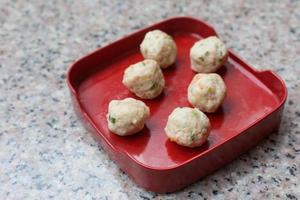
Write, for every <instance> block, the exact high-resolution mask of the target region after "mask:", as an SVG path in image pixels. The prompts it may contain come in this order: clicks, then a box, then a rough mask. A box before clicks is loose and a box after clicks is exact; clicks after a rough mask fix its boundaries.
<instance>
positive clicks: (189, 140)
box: [165, 107, 210, 147]
mask: <svg viewBox="0 0 300 200" xmlns="http://www.w3.org/2000/svg"><path fill="white" fill-rule="evenodd" d="M165 132H166V134H167V136H168V138H169V139H170V140H171V141H173V142H176V143H177V144H179V145H182V146H186V147H198V146H201V145H202V144H203V143H204V142H205V141H206V139H207V137H208V135H209V132H210V122H209V119H208V118H207V116H206V115H205V114H204V113H203V112H201V111H200V110H199V109H197V108H188V107H184V108H176V109H174V110H173V112H172V113H171V114H170V115H169V118H168V122H167V125H166V127H165Z"/></svg>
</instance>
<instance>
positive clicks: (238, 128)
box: [67, 17, 287, 192]
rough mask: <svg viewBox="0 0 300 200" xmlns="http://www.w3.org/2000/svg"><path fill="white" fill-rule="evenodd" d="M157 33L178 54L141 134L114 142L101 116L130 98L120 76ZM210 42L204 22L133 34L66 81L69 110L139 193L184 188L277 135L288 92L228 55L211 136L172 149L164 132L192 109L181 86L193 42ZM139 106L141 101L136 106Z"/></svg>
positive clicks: (268, 74) (75, 68)
mask: <svg viewBox="0 0 300 200" xmlns="http://www.w3.org/2000/svg"><path fill="white" fill-rule="evenodd" d="M153 29H160V30H163V31H165V32H167V33H168V34H170V35H172V36H173V37H174V39H175V41H176V44H177V48H178V56H177V60H176V63H175V64H174V65H173V66H171V67H169V68H168V69H164V70H163V73H164V76H165V79H166V88H165V90H164V93H163V94H162V95H160V96H159V97H158V98H156V99H154V100H143V101H144V102H145V103H146V104H147V105H148V106H149V107H150V110H151V117H150V119H149V120H148V121H147V123H146V127H145V128H144V130H143V131H142V132H141V133H139V134H137V135H134V136H129V137H120V136H116V135H114V134H112V133H110V132H109V130H108V128H107V121H106V117H105V115H106V113H107V107H108V103H109V102H110V101H111V100H112V99H123V98H125V97H134V98H137V97H136V96H134V95H133V94H131V93H130V92H129V91H128V90H127V89H126V88H125V86H124V85H122V82H121V80H122V76H123V72H124V69H125V68H126V67H128V66H129V65H130V64H133V63H136V62H138V61H141V60H142V59H143V57H142V55H141V54H140V51H139V44H140V43H141V41H142V39H143V37H144V35H145V33H146V32H148V31H150V30H153ZM211 35H216V32H215V31H214V29H213V28H212V27H211V26H209V25H208V24H206V23H205V22H203V21H201V20H197V19H193V18H190V17H176V18H171V19H167V20H165V21H162V22H159V23H157V24H154V25H152V26H150V27H147V28H145V29H142V30H139V31H137V32H135V33H133V34H131V35H128V36H126V37H124V38H122V39H120V40H117V41H116V42H114V43H112V44H110V45H108V46H106V47H103V48H100V49H98V50H96V51H95V52H93V53H91V54H89V55H87V56H85V57H83V58H81V59H80V60H78V61H77V62H75V63H74V64H73V65H72V66H71V68H70V70H69V72H68V76H67V82H68V85H69V87H70V90H71V94H72V97H73V100H74V101H73V102H74V105H75V110H76V111H77V113H78V114H79V116H80V117H81V119H82V120H83V121H84V122H85V124H86V125H87V127H88V128H89V130H91V131H92V132H93V133H94V136H95V137H96V138H97V139H98V140H99V141H100V143H101V144H102V146H103V148H104V149H105V150H106V151H107V152H108V154H109V156H110V157H111V159H113V160H114V161H115V162H116V163H117V164H118V165H119V167H120V168H121V169H122V170H123V171H125V172H126V173H127V174H128V176H129V177H131V178H132V179H133V180H134V181H135V182H136V183H137V184H138V185H140V186H142V187H145V188H147V189H149V190H152V191H155V192H171V191H175V190H178V189H180V188H183V187H185V186H187V185H189V184H191V183H193V182H195V181H196V180H198V179H199V178H201V177H203V176H205V175H207V174H209V173H211V172H213V171H214V170H216V169H218V168H220V167H221V166H223V165H224V164H226V163H229V162H230V161H231V160H233V159H234V158H236V157H237V156H238V155H240V154H241V153H243V152H245V151H247V150H248V149H250V148H251V147H253V146H254V145H256V144H257V143H258V142H259V141H261V140H262V139H263V138H264V137H266V136H267V135H269V134H270V133H272V131H273V130H274V129H276V128H278V126H279V124H280V119H281V113H282V110H283V105H284V103H285V100H286V96H287V90H286V87H285V84H284V82H283V81H282V80H281V79H280V78H279V77H278V76H277V75H276V74H274V73H273V72H272V71H256V70H255V69H254V68H252V67H251V66H249V65H248V64H247V63H245V62H244V61H242V60H241V59H240V58H239V57H238V56H237V55H236V54H235V53H233V52H232V51H229V52H230V53H229V59H228V62H227V63H226V64H225V66H224V67H222V68H221V69H220V70H219V71H218V73H219V74H220V75H221V76H222V77H223V79H224V81H225V83H226V85H227V90H228V93H227V96H226V98H225V102H224V103H223V105H222V107H221V108H220V109H219V110H218V111H217V112H216V113H214V114H209V115H208V117H209V119H210V121H211V124H212V131H211V134H210V136H209V138H208V142H207V143H206V144H205V145H203V146H202V147H200V148H194V149H190V148H185V147H181V146H179V145H177V144H175V143H173V142H170V141H169V140H168V139H167V137H166V135H165V133H164V127H165V124H166V120H167V117H168V115H169V114H170V113H171V112H172V110H173V109H174V108H175V107H179V106H180V107H183V106H190V105H189V103H188V101H187V86H188V84H189V83H190V81H191V79H192V77H193V76H194V75H195V73H194V72H193V71H192V70H191V69H190V59H189V51H190V48H191V46H192V45H193V44H194V42H195V41H197V40H199V39H200V38H205V37H208V36H211ZM137 99H139V98H137Z"/></svg>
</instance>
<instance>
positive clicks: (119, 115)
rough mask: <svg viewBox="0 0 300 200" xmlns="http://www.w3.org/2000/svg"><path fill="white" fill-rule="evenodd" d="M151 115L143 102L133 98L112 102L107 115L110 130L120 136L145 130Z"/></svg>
mask: <svg viewBox="0 0 300 200" xmlns="http://www.w3.org/2000/svg"><path fill="white" fill-rule="evenodd" d="M149 115H150V110H149V108H148V107H147V106H146V104H145V103H144V102H142V101H139V100H136V99H133V98H126V99H123V100H112V101H111V102H110V103H109V105H108V113H107V115H106V117H107V121H108V129H109V130H110V131H111V132H113V133H115V134H117V135H120V136H126V135H132V134H135V133H137V132H139V131H141V130H142V129H143V127H144V124H145V121H146V120H147V119H148V118H149Z"/></svg>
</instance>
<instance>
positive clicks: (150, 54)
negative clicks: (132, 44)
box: [140, 30, 177, 68]
mask: <svg viewBox="0 0 300 200" xmlns="http://www.w3.org/2000/svg"><path fill="white" fill-rule="evenodd" d="M140 49H141V52H142V54H143V56H144V58H146V59H153V60H156V61H157V62H158V64H159V66H160V67H161V68H166V67H168V66H170V65H172V64H173V63H174V62H175V59H176V53H177V48H176V44H175V42H174V40H173V39H172V37H171V36H169V35H168V34H166V33H165V32H162V31H160V30H154V31H150V32H148V33H147V34H146V35H145V38H144V40H143V42H142V43H141V45H140Z"/></svg>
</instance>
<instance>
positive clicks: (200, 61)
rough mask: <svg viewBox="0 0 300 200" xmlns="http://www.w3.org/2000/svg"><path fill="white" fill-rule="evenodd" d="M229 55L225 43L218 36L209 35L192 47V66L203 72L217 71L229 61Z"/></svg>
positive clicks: (195, 69)
mask: <svg viewBox="0 0 300 200" xmlns="http://www.w3.org/2000/svg"><path fill="white" fill-rule="evenodd" d="M227 57H228V52H227V49H226V47H225V45H224V43H223V42H222V41H221V40H220V39H219V38H217V37H216V36H212V37H208V38H206V39H203V40H200V41H198V42H196V43H195V44H194V46H193V47H192V48H191V51H190V59H191V68H192V69H193V70H194V71H196V72H201V73H211V72H216V71H217V70H218V69H219V68H220V67H221V66H222V65H223V64H224V63H225V62H226V61H227Z"/></svg>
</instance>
